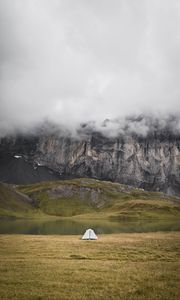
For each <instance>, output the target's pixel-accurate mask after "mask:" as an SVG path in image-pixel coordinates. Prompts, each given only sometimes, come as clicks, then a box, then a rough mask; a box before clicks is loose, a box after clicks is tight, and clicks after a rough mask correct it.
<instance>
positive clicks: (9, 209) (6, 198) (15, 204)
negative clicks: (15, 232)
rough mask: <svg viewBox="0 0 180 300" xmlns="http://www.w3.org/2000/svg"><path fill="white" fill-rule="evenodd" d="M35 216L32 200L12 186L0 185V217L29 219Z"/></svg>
mask: <svg viewBox="0 0 180 300" xmlns="http://www.w3.org/2000/svg"><path fill="white" fill-rule="evenodd" d="M35 214H36V209H35V208H33V206H32V200H31V199H30V198H29V197H27V195H23V194H21V193H20V192H18V191H16V190H15V189H14V188H13V186H11V185H8V184H4V183H0V217H31V216H33V215H35Z"/></svg>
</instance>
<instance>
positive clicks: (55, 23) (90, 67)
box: [0, 0, 180, 136]
mask: <svg viewBox="0 0 180 300" xmlns="http://www.w3.org/2000/svg"><path fill="white" fill-rule="evenodd" d="M0 20H1V26H0V28H1V30H0V44H1V46H0V48H1V52H0V76H1V80H0V135H1V136H4V135H6V134H8V133H13V132H19V131H24V132H26V131H29V130H32V128H33V127H35V126H38V125H39V124H41V123H42V122H44V121H45V120H46V121H48V122H53V123H56V124H58V125H59V126H60V127H61V128H67V129H68V130H70V131H76V129H78V128H79V126H80V124H83V123H86V124H87V123H89V122H90V123H91V124H94V125H93V126H95V127H96V129H97V128H100V130H101V131H102V132H104V134H107V135H111V136H114V135H116V134H117V132H120V131H121V130H124V126H126V127H127V126H129V130H130V131H133V130H134V131H136V132H141V133H142V135H145V134H147V132H148V130H149V127H150V124H147V123H148V122H147V118H146V120H145V119H144V118H142V120H141V121H135V120H134V121H133V123H132V122H130V119H129V125H127V122H128V117H127V116H128V115H133V116H137V115H138V116H139V115H140V116H142V115H146V116H147V115H150V116H152V115H153V120H156V119H161V120H159V124H161V122H162V123H163V122H167V123H168V122H169V120H170V118H171V117H170V115H174V114H176V118H175V119H176V120H178V119H179V117H178V116H179V113H180V100H179V98H180V85H179V78H180V55H179V53H180V3H179V1H178V0H172V1H169V0H152V1H148V0H139V1H127V0H112V1H109V0H99V1H96V0H92V1H88V0H77V1H73V0H51V1H49V0H13V1H12V0H1V1H0ZM104 120H106V121H104ZM103 122H105V123H103ZM154 122H155V121H154ZM175 123H176V124H175V125H173V128H176V129H175V130H179V129H180V128H179V125H178V124H179V123H178V121H176V122H175ZM102 124H104V125H103V126H102ZM131 124H133V125H131ZM168 124H169V123H168ZM131 126H132V128H131Z"/></svg>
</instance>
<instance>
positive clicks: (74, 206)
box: [0, 178, 180, 221]
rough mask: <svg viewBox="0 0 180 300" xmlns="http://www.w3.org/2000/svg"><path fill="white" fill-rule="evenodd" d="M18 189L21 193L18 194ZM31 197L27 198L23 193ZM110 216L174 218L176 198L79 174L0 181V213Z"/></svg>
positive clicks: (178, 212) (178, 207)
mask: <svg viewBox="0 0 180 300" xmlns="http://www.w3.org/2000/svg"><path fill="white" fill-rule="evenodd" d="M19 193H21V194H19ZM23 195H26V197H27V196H28V197H29V198H31V200H32V203H30V202H28V201H27V200H26V198H25V197H24V196H23ZM45 215H46V216H56V217H73V218H76V217H77V218H79V217H80V218H90V219H93V218H94V219H98V218H99V219H103V218H104V219H111V220H116V221H118V220H124V219H127V220H139V219H167V220H168V219H177V220H178V218H180V199H179V198H177V197H169V196H167V195H164V194H163V193H157V192H147V191H144V190H141V189H135V188H132V187H129V186H125V185H122V184H118V183H112V182H106V181H99V180H95V179H88V178H79V179H72V180H61V181H52V182H42V183H38V184H32V185H25V186H19V187H17V188H16V190H15V189H13V188H12V187H11V186H8V185H3V184H1V185H0V216H14V217H31V218H32V217H35V218H36V217H44V216H45Z"/></svg>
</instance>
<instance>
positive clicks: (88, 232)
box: [82, 229, 98, 240]
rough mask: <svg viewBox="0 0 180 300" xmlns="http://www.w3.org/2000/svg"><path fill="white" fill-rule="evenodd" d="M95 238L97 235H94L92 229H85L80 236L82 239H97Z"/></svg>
mask: <svg viewBox="0 0 180 300" xmlns="http://www.w3.org/2000/svg"><path fill="white" fill-rule="evenodd" d="M97 239H98V237H97V236H96V234H95V232H94V230H92V229H87V230H86V232H85V233H84V235H83V237H82V240H97Z"/></svg>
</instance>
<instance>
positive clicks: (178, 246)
mask: <svg viewBox="0 0 180 300" xmlns="http://www.w3.org/2000/svg"><path fill="white" fill-rule="evenodd" d="M179 258H180V233H178V232H172V233H170V232H169V233H160V232H157V233H146V234H144V233H141V234H140V233H139V234H136V233H134V234H112V235H102V236H99V239H98V241H82V240H81V239H80V237H79V236H28V235H11V236H10V235H0V299H3V300H10V299H13V300H40V299H42V300H46V299H49V300H55V299H56V300H99V299H104V300H109V299H111V300H118V299H122V300H178V299H179V297H180V284H179V282H180V260H179Z"/></svg>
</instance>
